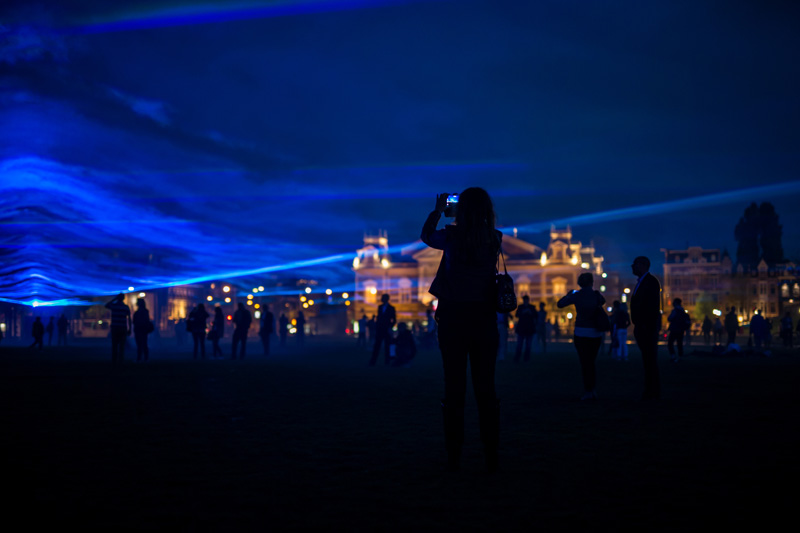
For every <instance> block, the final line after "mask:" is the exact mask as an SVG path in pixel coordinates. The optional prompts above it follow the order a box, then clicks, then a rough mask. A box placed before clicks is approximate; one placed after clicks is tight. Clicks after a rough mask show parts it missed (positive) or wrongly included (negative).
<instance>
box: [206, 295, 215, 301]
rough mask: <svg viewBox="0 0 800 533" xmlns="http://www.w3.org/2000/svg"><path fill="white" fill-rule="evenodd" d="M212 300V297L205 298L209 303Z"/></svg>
mask: <svg viewBox="0 0 800 533" xmlns="http://www.w3.org/2000/svg"><path fill="white" fill-rule="evenodd" d="M213 299H214V297H213V296H206V300H208V301H209V302H210V301H211V300H213Z"/></svg>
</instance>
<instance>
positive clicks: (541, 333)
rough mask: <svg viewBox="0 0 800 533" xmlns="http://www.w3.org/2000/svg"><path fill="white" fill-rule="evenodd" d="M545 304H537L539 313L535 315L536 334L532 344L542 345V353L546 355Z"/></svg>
mask: <svg viewBox="0 0 800 533" xmlns="http://www.w3.org/2000/svg"><path fill="white" fill-rule="evenodd" d="M544 308H545V303H544V302H539V312H538V313H536V333H535V335H534V343H535V344H541V345H542V353H547V311H545V310H544Z"/></svg>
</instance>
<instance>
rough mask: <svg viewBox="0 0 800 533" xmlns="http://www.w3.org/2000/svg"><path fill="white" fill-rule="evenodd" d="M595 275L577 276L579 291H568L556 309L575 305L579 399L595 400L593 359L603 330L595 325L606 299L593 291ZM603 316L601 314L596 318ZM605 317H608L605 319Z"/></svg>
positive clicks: (595, 379) (598, 347)
mask: <svg viewBox="0 0 800 533" xmlns="http://www.w3.org/2000/svg"><path fill="white" fill-rule="evenodd" d="M593 284H594V278H593V277H592V274H591V273H590V272H584V273H583V274H581V275H580V276H578V286H579V287H580V290H577V291H570V292H568V293H567V294H566V296H564V297H563V298H561V299H560V300H559V301H558V304H557V305H558V308H559V309H561V308H562V307H566V306H568V305H574V306H575V314H576V315H577V316H576V317H575V337H574V339H575V350H576V351H577V352H578V359H579V360H580V363H581V373H582V374H583V390H584V393H583V396H581V400H596V399H597V391H596V390H595V385H596V382H597V371H596V369H595V360H596V359H597V352H598V351H599V350H600V346H601V345H602V344H603V332H602V330H599V329H598V328H597V326H598V316H599V315H598V313H603V314H605V311H603V309H602V307H601V306H602V305H603V304H604V303H606V299H605V298H603V295H602V294H600V293H599V292H597V291H595V290H592V285H593ZM599 318H602V317H599ZM606 320H607V319H606Z"/></svg>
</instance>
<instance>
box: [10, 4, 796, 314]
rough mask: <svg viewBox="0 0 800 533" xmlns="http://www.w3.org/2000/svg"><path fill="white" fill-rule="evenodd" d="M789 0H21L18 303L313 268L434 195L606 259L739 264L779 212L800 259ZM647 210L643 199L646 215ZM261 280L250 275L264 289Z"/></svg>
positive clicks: (421, 207)
mask: <svg viewBox="0 0 800 533" xmlns="http://www.w3.org/2000/svg"><path fill="white" fill-rule="evenodd" d="M798 22H800V17H798V10H797V8H795V7H793V6H792V5H791V4H790V3H780V2H777V3H776V2H773V3H766V4H764V3H754V2H669V3H662V4H660V5H654V4H652V3H637V2H621V1H611V2H602V3H595V2H569V1H566V2H563V1H561V2H555V1H554V2H503V1H491V2H489V1H486V2H484V1H469V0H467V1H462V2H449V1H380V2H367V1H356V0H353V1H305V2H302V1H301V2H289V1H282V2H239V3H236V4H231V3H225V2H212V1H208V2H181V1H173V2H114V3H109V2H100V1H99V0H76V1H59V2H56V1H54V0H52V1H43V2H37V3H36V4H35V5H32V4H31V3H30V2H4V3H3V5H2V7H0V121H2V125H3V128H0V256H1V257H2V266H1V267H0V298H6V299H12V300H24V301H32V300H33V299H37V300H38V301H50V300H58V299H62V298H66V299H70V298H76V297H81V296H86V295H94V294H104V293H112V292H117V291H119V290H120V289H124V288H127V287H128V286H134V287H137V289H138V288H139V287H156V286H164V285H169V284H175V283H183V282H186V281H187V280H206V279H215V278H219V277H223V276H227V275H232V274H247V276H246V277H245V278H244V280H243V281H242V283H247V282H248V281H249V279H250V278H258V276H263V275H266V274H268V273H271V272H275V271H277V270H280V269H284V268H289V267H292V268H298V270H297V272H298V273H302V274H303V275H313V276H315V277H318V278H321V279H324V280H326V281H327V282H329V283H331V284H332V285H336V286H346V283H347V282H348V281H349V280H352V277H351V276H352V273H351V272H350V270H349V267H350V261H351V260H352V256H353V252H354V250H355V249H356V248H358V247H359V246H360V244H361V238H362V235H363V233H364V232H370V231H372V232H376V231H377V230H378V229H385V230H388V232H389V238H390V242H391V243H392V244H398V245H400V244H406V243H408V242H411V241H413V240H414V239H416V238H417V236H418V233H419V229H420V226H421V224H422V222H423V221H424V218H425V216H426V214H427V213H428V211H429V210H430V209H431V207H432V205H433V199H434V195H435V193H436V192H442V191H451V192H452V191H460V190H462V189H463V188H465V187H467V186H471V185H479V186H483V187H485V188H487V190H489V192H490V193H491V194H492V195H493V198H494V199H495V203H496V204H497V211H498V217H499V223H500V224H502V225H503V226H506V227H508V228H510V227H514V226H516V227H518V228H520V231H521V234H520V236H521V237H522V238H525V239H527V240H530V241H531V242H534V243H536V244H539V245H545V244H546V241H547V235H546V229H547V228H549V225H550V224H551V223H553V222H558V223H559V224H563V223H570V224H572V226H573V229H574V233H575V237H576V238H577V239H579V240H583V241H584V242H588V241H589V240H594V243H595V245H596V246H597V248H598V252H599V253H600V254H602V255H604V256H605V258H606V261H607V267H610V268H614V269H618V270H621V271H623V272H624V273H627V266H628V265H629V264H630V258H631V257H632V256H635V255H640V254H645V255H649V256H650V257H651V258H653V259H654V260H656V261H657V260H658V259H659V256H660V255H661V254H660V252H659V249H660V248H662V247H673V248H675V247H683V246H686V245H687V244H690V245H700V246H706V247H728V249H729V250H730V251H731V252H732V253H733V252H735V242H734V240H733V227H734V225H735V224H736V221H737V220H738V217H739V216H740V215H741V213H742V211H743V210H744V208H745V206H746V205H747V204H749V202H750V201H756V202H761V201H772V202H773V203H774V204H775V205H776V208H777V210H778V213H779V214H780V216H781V220H782V222H783V225H784V239H783V241H784V248H785V250H786V253H787V255H788V256H789V257H790V258H793V259H800V246H798V243H800V214H798V210H797V209H796V205H797V203H798V200H799V199H800V192H798V191H799V190H800V176H798V170H797V169H798V168H800V165H798V163H800V153H799V152H798V147H800V129H798V128H797V126H796V125H797V124H798V123H800V105H799V101H798V97H797V95H798V94H800V83H799V82H800V57H798V56H800V38H798V37H797V32H796V28H797V27H798ZM643 206H646V207H643ZM245 280H247V281H245Z"/></svg>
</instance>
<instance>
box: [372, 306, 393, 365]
mask: <svg viewBox="0 0 800 533" xmlns="http://www.w3.org/2000/svg"><path fill="white" fill-rule="evenodd" d="M396 323H397V313H396V312H395V310H394V307H393V306H392V305H391V304H390V303H389V295H388V294H384V295H383V296H381V305H380V306H379V307H378V318H377V319H376V320H375V344H374V345H373V346H372V357H370V360H369V364H370V366H374V365H375V361H377V360H378V352H379V351H380V349H381V344H383V345H384V351H383V362H384V364H387V365H388V364H389V361H390V356H389V346H390V345H391V344H392V328H393V327H394V325H395V324H396Z"/></svg>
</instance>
